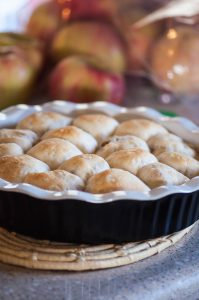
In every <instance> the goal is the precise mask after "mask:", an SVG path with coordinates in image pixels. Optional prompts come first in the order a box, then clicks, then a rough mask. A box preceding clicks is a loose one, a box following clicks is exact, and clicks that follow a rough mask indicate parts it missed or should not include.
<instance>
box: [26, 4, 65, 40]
mask: <svg viewBox="0 0 199 300" xmlns="http://www.w3.org/2000/svg"><path fill="white" fill-rule="evenodd" d="M61 22H62V18H61V8H60V7H59V5H57V2H56V1H48V2H46V3H43V4H41V5H39V6H38V7H37V8H36V9H35V10H34V11H33V13H32V15H31V17H30V19H29V21H28V23H27V25H26V31H27V33H28V34H29V35H31V36H33V37H36V38H38V39H40V40H42V41H43V42H44V43H47V44H48V42H49V41H50V40H51V39H52V37H53V36H54V34H55V32H56V31H57V29H58V27H59V26H60V24H61Z"/></svg>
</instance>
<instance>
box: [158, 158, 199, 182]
mask: <svg viewBox="0 0 199 300" xmlns="http://www.w3.org/2000/svg"><path fill="white" fill-rule="evenodd" d="M158 159H159V161H160V162H162V163H164V164H166V165H169V166H170V167H172V168H174V169H176V170H177V171H178V172H180V173H182V174H184V175H185V176H187V177H189V178H193V177H195V176H198V175H199V161H198V160H196V159H194V158H193V157H190V156H187V155H185V154H182V153H178V152H163V153H161V154H160V155H159V156H158Z"/></svg>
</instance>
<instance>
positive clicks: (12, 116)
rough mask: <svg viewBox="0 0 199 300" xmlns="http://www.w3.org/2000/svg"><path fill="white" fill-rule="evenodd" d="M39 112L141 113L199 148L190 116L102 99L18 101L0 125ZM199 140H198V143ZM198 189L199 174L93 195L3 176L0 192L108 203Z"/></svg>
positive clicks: (120, 115)
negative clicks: (158, 184)
mask: <svg viewBox="0 0 199 300" xmlns="http://www.w3.org/2000/svg"><path fill="white" fill-rule="evenodd" d="M37 111H55V112H58V113H62V114H65V115H69V116H70V115H71V114H72V113H73V112H76V111H79V112H80V113H81V112H89V111H90V112H94V111H95V112H101V113H106V114H107V115H110V116H112V117H116V118H117V119H120V120H121V119H125V118H126V119H127V118H129V117H130V116H134V117H135V116H138V117H143V118H148V119H151V120H154V121H156V122H158V123H160V124H162V125H163V126H165V127H166V128H167V129H168V130H169V131H171V132H173V133H175V134H177V135H179V136H180V137H182V138H183V139H184V140H186V141H187V142H189V143H192V144H194V145H195V146H196V147H199V127H198V126H197V125H196V124H194V123H193V122H192V121H190V120H189V119H186V118H184V117H172V118H171V117H165V116H163V115H162V114H161V113H159V112H158V111H157V110H155V109H152V108H149V107H144V106H139V107H135V108H126V107H121V106H118V105H115V104H112V103H107V102H103V101H98V102H92V103H84V104H75V103H72V102H69V101H61V100H56V101H53V102H47V103H45V104H43V105H33V106H30V105H26V104H19V105H16V106H11V107H9V108H7V109H5V110H3V111H2V112H0V128H2V127H7V126H13V125H15V124H16V123H17V122H18V121H19V120H20V119H22V118H24V117H25V116H27V115H29V114H31V113H33V112H37ZM197 141H198V142H197ZM198 189H199V176H197V177H194V178H192V179H191V180H189V181H188V182H186V183H185V184H183V185H180V186H175V185H172V186H169V185H168V186H162V187H159V188H155V189H153V190H151V191H149V192H145V193H144V192H133V191H132V192H131V191H116V192H111V193H106V194H91V193H87V192H83V191H77V190H75V191H73V190H69V191H65V192H53V191H48V190H44V189H40V188H38V187H36V186H33V185H30V184H26V183H20V184H13V183H10V182H7V181H5V180H3V179H0V191H9V192H17V193H23V194H26V195H29V196H32V197H34V198H39V199H43V200H66V199H74V200H75V199H77V200H82V201H86V202H91V203H106V202H112V201H116V200H121V199H126V200H134V201H135V200H136V201H150V200H158V199H160V198H162V197H165V196H168V195H172V194H176V193H182V194H186V193H192V192H195V191H197V190H198Z"/></svg>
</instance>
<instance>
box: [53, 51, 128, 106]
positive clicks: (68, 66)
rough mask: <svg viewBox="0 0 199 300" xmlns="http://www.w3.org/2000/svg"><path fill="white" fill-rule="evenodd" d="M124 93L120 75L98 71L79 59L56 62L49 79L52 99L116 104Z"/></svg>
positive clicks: (71, 58) (70, 58) (73, 57)
mask: <svg viewBox="0 0 199 300" xmlns="http://www.w3.org/2000/svg"><path fill="white" fill-rule="evenodd" d="M124 90H125V83H124V80H123V77H122V76H121V75H119V74H111V73H108V72H105V71H102V70H98V69H96V68H94V67H93V66H92V65H90V64H89V63H88V62H87V61H85V60H84V59H83V58H81V57H78V56H76V57H75V56H71V57H69V58H65V59H63V60H62V61H61V62H59V63H58V65H57V66H56V67H55V69H54V70H53V72H52V74H51V76H50V80H49V93H50V95H51V97H52V98H53V99H66V100H70V101H74V102H90V101H96V100H104V101H109V102H114V103H118V104H119V103H121V101H122V99H123V96H124Z"/></svg>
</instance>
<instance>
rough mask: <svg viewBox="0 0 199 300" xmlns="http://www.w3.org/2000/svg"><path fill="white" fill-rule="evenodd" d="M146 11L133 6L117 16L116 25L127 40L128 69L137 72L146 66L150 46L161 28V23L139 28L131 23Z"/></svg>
mask: <svg viewBox="0 0 199 300" xmlns="http://www.w3.org/2000/svg"><path fill="white" fill-rule="evenodd" d="M147 13H148V12H146V11H145V10H143V9H140V8H137V7H134V6H133V7H131V8H130V9H129V10H128V11H125V12H124V13H123V14H122V13H121V14H120V15H119V16H118V20H117V24H118V27H119V28H120V30H121V32H122V34H123V36H124V37H125V39H126V42H127V49H128V50H127V55H128V71H133V72H137V71H138V72H139V71H143V70H144V69H145V68H146V67H147V66H148V59H149V52H150V48H151V47H152V44H153V42H154V41H155V39H156V38H157V36H158V34H159V33H160V30H161V25H160V24H158V26H157V24H154V23H153V24H150V25H147V26H144V27H142V28H139V29H135V28H134V26H133V24H134V23H135V22H136V21H138V20H141V19H142V18H144V17H145V16H146V15H147Z"/></svg>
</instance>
